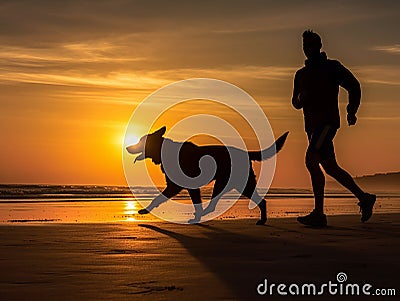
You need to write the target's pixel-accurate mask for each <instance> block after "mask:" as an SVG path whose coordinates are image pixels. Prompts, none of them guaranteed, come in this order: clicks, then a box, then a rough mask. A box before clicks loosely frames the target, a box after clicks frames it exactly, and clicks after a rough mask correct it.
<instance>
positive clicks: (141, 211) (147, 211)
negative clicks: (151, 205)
mask: <svg viewBox="0 0 400 301" xmlns="http://www.w3.org/2000/svg"><path fill="white" fill-rule="evenodd" d="M138 213H139V214H148V213H150V211H149V210H147V209H140V210H139V211H138Z"/></svg>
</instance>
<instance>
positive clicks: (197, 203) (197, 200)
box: [188, 189, 203, 224]
mask: <svg viewBox="0 0 400 301" xmlns="http://www.w3.org/2000/svg"><path fill="white" fill-rule="evenodd" d="M188 192H189V195H190V198H191V199H192V202H193V206H194V218H192V219H190V220H189V221H188V222H189V224H197V223H198V222H200V219H201V216H202V215H203V206H202V203H201V194H200V189H188Z"/></svg>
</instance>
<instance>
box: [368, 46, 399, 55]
mask: <svg viewBox="0 0 400 301" xmlns="http://www.w3.org/2000/svg"><path fill="white" fill-rule="evenodd" d="M372 50H376V51H383V52H388V53H392V54H400V44H394V45H386V46H376V47H373V48H372Z"/></svg>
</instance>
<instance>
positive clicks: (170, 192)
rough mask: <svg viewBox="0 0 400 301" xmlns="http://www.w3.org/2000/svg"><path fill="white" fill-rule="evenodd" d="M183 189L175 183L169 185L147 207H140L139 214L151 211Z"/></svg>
mask: <svg viewBox="0 0 400 301" xmlns="http://www.w3.org/2000/svg"><path fill="white" fill-rule="evenodd" d="M181 190H182V188H181V187H179V186H177V185H175V184H171V185H167V187H166V188H165V189H164V190H163V192H161V193H160V194H159V195H158V196H156V197H155V198H154V199H153V200H152V201H151V203H150V204H149V205H148V206H147V207H146V208H143V209H140V210H139V211H138V213H139V214H147V213H149V212H150V211H151V210H153V209H154V208H156V207H158V206H160V205H161V204H162V203H165V202H166V201H168V200H169V199H170V198H172V197H173V196H175V195H177V194H178V193H179V192H180V191H181Z"/></svg>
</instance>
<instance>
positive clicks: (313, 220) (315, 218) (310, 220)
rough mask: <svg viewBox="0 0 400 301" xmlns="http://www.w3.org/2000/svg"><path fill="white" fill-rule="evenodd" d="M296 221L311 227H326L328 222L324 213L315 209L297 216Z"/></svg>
mask: <svg viewBox="0 0 400 301" xmlns="http://www.w3.org/2000/svg"><path fill="white" fill-rule="evenodd" d="M297 221H298V222H299V223H301V224H303V225H306V226H311V227H326V225H327V224H328V222H327V220H326V215H325V214H323V213H317V212H316V211H315V210H314V211H312V212H311V213H310V214H308V215H306V216H299V217H298V218H297Z"/></svg>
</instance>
